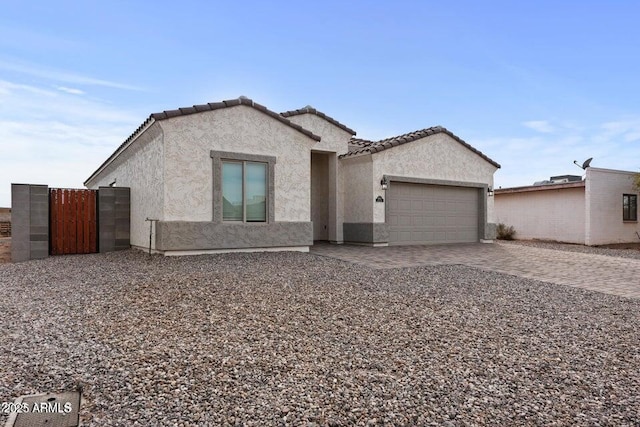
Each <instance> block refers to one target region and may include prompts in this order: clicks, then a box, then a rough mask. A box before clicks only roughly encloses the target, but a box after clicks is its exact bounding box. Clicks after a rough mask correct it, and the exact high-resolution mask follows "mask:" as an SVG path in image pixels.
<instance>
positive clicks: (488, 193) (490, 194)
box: [487, 187, 493, 197]
mask: <svg viewBox="0 0 640 427" xmlns="http://www.w3.org/2000/svg"><path fill="white" fill-rule="evenodd" d="M487 196H489V197H493V188H492V187H487Z"/></svg>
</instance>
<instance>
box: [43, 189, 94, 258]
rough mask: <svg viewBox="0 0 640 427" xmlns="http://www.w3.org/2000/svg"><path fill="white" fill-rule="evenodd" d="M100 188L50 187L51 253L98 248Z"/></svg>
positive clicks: (60, 253)
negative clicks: (98, 191)
mask: <svg viewBox="0 0 640 427" xmlns="http://www.w3.org/2000/svg"><path fill="white" fill-rule="evenodd" d="M96 199H97V191H96V190H77V189H62V188H51V189H49V253H50V254H51V255H64V254H90V253H95V252H98V244H97V241H98V239H97V234H98V221H97V206H96V203H97V202H96Z"/></svg>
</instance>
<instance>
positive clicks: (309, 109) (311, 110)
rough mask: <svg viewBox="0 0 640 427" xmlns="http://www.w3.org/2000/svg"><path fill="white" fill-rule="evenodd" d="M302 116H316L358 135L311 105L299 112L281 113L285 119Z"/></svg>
mask: <svg viewBox="0 0 640 427" xmlns="http://www.w3.org/2000/svg"><path fill="white" fill-rule="evenodd" d="M300 114H315V115H316V116H318V117H321V118H323V119H325V120H326V121H328V122H329V123H331V124H333V125H335V126H337V127H339V128H340V129H342V130H343V131H345V132H349V133H350V134H351V135H355V134H356V131H355V130H353V129H350V128H348V127H346V126H345V125H343V124H342V123H340V122H339V121H337V120H336V119H334V118H333V117H329V116H327V115H326V114H324V113H323V112H321V111H318V110H316V109H315V108H313V107H312V106H310V105H307V106H306V107H304V108H300V109H298V110H291V111H285V112H283V113H280V115H282V116H283V117H291V116H297V115H300Z"/></svg>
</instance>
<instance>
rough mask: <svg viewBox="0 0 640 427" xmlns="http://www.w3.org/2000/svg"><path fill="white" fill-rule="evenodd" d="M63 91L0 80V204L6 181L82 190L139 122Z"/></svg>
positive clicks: (5, 202)
mask: <svg viewBox="0 0 640 427" xmlns="http://www.w3.org/2000/svg"><path fill="white" fill-rule="evenodd" d="M144 118H145V116H144V115H143V114H140V113H135V112H131V111H124V110H121V109H118V108H114V107H112V106H110V105H108V104H106V103H104V102H100V101H98V100H94V99H88V98H86V97H78V96H77V95H75V94H72V93H69V92H68V91H52V90H46V89H41V88H39V87H37V86H30V85H24V84H18V83H13V82H8V81H2V80H0V206H9V205H10V203H11V187H10V184H11V183H12V182H22V183H35V184H47V185H50V186H52V187H72V188H82V186H83V181H84V180H85V179H86V178H88V177H89V175H90V174H91V173H92V172H93V171H94V170H95V169H96V168H97V167H98V166H99V165H100V164H101V163H102V162H103V161H104V160H105V159H106V158H107V157H108V156H109V155H110V154H111V153H112V152H113V151H114V150H115V149H116V147H118V145H120V144H121V143H122V141H124V140H125V139H126V138H127V136H129V134H131V132H133V131H134V130H135V128H136V127H137V126H138V125H139V124H140V123H141V122H142V121H143V120H144Z"/></svg>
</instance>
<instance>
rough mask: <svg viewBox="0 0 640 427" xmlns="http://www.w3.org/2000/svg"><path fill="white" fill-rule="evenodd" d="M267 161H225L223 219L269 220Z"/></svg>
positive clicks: (223, 165) (223, 172)
mask: <svg viewBox="0 0 640 427" xmlns="http://www.w3.org/2000/svg"><path fill="white" fill-rule="evenodd" d="M267 166H268V165H267V163H262V162H250V161H239V160H223V161H222V220H223V221H239V222H240V221H241V222H267V191H268V185H267V173H268V167H267Z"/></svg>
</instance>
